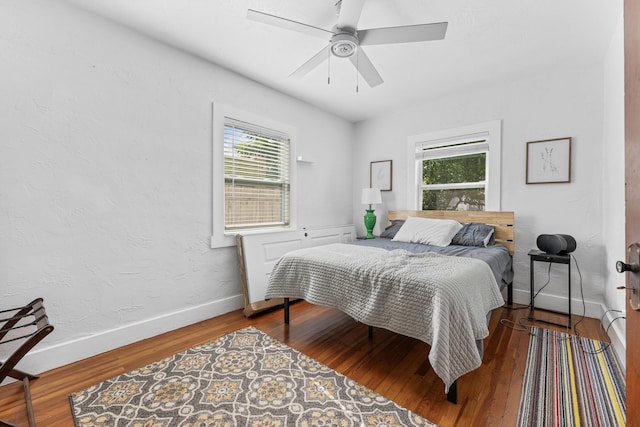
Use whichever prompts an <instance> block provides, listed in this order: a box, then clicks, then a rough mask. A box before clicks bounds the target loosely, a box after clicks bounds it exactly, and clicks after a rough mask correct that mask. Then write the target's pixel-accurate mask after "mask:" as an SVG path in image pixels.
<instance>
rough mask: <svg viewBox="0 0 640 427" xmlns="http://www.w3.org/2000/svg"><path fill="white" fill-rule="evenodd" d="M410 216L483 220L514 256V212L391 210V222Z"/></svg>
mask: <svg viewBox="0 0 640 427" xmlns="http://www.w3.org/2000/svg"><path fill="white" fill-rule="evenodd" d="M409 216H417V217H421V218H435V219H454V220H456V221H458V222H460V223H463V224H464V223H468V222H481V223H483V224H488V225H492V226H493V227H494V228H495V230H496V231H495V234H496V243H500V244H501V245H504V246H506V247H507V248H508V249H509V253H510V254H511V255H512V256H513V252H514V250H515V242H514V220H513V212H490V211H389V213H388V214H387V217H388V220H389V223H391V221H392V220H394V219H407V217H409Z"/></svg>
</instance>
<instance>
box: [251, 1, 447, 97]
mask: <svg viewBox="0 0 640 427" xmlns="http://www.w3.org/2000/svg"><path fill="white" fill-rule="evenodd" d="M364 2H365V0H338V2H337V3H336V9H337V10H338V22H337V23H336V25H335V26H334V27H333V28H332V29H331V30H325V29H324V28H318V27H315V26H313V25H309V24H304V23H302V22H297V21H293V20H291V19H287V18H282V17H279V16H275V15H270V14H268V13H264V12H259V11H257V10H253V9H249V10H248V11H247V18H249V19H251V20H254V21H258V22H262V23H265V24H269V25H274V26H276V27H280V28H286V29H288V30H293V31H298V32H301V33H304V34H308V35H311V36H316V37H320V38H323V39H327V38H328V39H329V45H328V46H326V47H324V48H323V49H322V50H321V51H320V52H318V53H316V54H315V55H314V56H312V57H311V59H309V60H308V61H307V62H305V63H304V64H302V66H300V68H298V69H297V70H295V71H294V72H293V73H292V74H291V75H290V77H302V76H304V75H306V74H307V73H309V72H310V71H311V70H313V69H314V68H316V67H317V66H319V65H320V64H322V63H323V62H324V61H325V60H328V59H329V56H330V55H333V56H336V57H339V58H349V60H350V61H351V63H352V64H353V65H354V66H355V67H356V69H357V72H358V73H360V75H361V76H362V77H363V78H364V80H365V81H366V82H367V83H368V84H369V86H370V87H375V86H378V85H379V84H381V83H382V82H383V80H382V77H380V74H379V73H378V71H377V70H376V68H375V67H374V65H373V63H372V62H371V60H370V59H369V57H368V56H367V54H366V53H365V52H364V50H363V49H362V46H371V45H379V44H393V43H411V42H422V41H430V40H442V39H443V38H444V36H445V33H446V32H447V22H437V23H431V24H418V25H406V26H400V27H385V28H372V29H366V30H359V29H358V20H359V19H360V13H361V12H362V7H363V6H364Z"/></svg>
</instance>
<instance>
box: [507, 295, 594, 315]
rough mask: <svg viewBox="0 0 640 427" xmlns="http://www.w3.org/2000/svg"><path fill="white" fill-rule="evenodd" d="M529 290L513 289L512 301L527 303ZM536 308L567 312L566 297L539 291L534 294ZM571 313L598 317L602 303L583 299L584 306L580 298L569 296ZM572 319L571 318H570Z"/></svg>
mask: <svg viewBox="0 0 640 427" xmlns="http://www.w3.org/2000/svg"><path fill="white" fill-rule="evenodd" d="M529 295H531V293H530V292H529V291H525V290H522V289H514V290H513V302H514V303H517V304H525V305H529V302H530V300H529ZM535 306H536V308H540V309H544V310H551V311H557V312H559V313H567V312H568V310H569V302H568V300H567V297H564V296H558V295H550V294H543V293H540V294H538V296H536V301H535ZM571 314H572V315H577V316H582V315H583V314H584V315H585V316H586V317H593V318H596V319H599V318H600V316H602V315H603V314H604V310H603V305H602V303H601V302H600V301H585V302H584V308H583V306H582V299H580V298H575V297H574V298H571ZM572 320H573V319H572Z"/></svg>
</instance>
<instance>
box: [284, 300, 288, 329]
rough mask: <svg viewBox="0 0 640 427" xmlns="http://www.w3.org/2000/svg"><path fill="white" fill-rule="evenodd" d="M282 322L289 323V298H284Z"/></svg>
mask: <svg viewBox="0 0 640 427" xmlns="http://www.w3.org/2000/svg"><path fill="white" fill-rule="evenodd" d="M284 324H285V325H288V324H289V298H285V299H284Z"/></svg>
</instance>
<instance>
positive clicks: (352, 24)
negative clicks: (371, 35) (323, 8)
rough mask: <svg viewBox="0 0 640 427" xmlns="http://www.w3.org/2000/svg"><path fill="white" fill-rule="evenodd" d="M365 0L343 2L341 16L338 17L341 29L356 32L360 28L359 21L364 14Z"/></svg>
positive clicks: (345, 0)
mask: <svg viewBox="0 0 640 427" xmlns="http://www.w3.org/2000/svg"><path fill="white" fill-rule="evenodd" d="M363 6H364V0H341V2H340V16H339V17H338V24H337V25H336V26H337V27H338V28H339V29H341V30H342V29H348V30H352V31H355V30H356V28H358V21H359V20H360V14H361V13H362V7H363Z"/></svg>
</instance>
